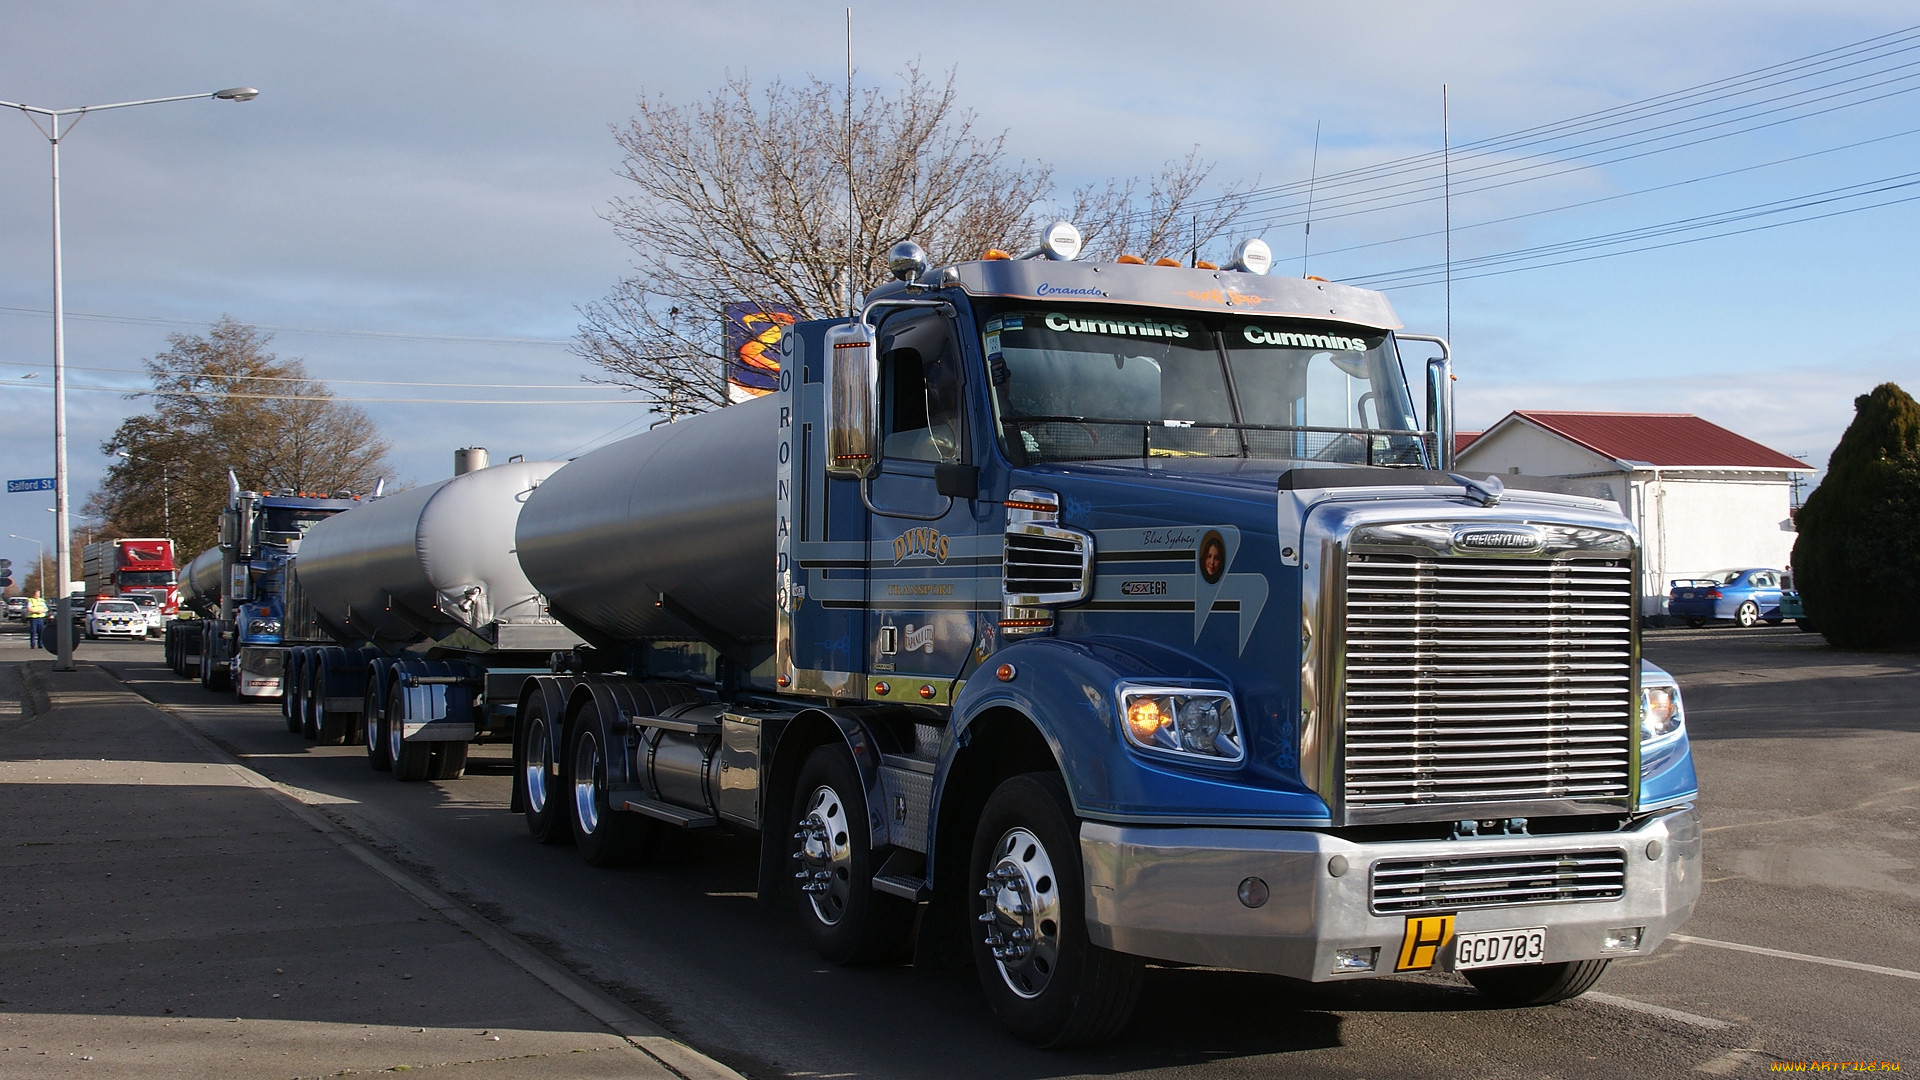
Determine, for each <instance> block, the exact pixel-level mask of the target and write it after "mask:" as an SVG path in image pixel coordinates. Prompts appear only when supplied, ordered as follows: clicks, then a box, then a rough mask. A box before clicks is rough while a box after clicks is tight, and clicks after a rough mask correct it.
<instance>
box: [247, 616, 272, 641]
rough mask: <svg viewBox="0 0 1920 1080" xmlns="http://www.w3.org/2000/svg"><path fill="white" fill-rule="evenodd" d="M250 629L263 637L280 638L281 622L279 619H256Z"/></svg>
mask: <svg viewBox="0 0 1920 1080" xmlns="http://www.w3.org/2000/svg"><path fill="white" fill-rule="evenodd" d="M248 629H249V630H250V632H252V633H255V634H259V635H260V636H262V637H279V636H280V620H279V619H255V620H253V623H252V625H251V626H250V627H249V628H248Z"/></svg>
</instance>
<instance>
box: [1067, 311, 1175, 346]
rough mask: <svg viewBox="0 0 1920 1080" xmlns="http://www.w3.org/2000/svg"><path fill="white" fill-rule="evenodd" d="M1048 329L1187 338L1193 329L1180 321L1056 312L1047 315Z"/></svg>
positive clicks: (1113, 334)
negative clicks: (1103, 317)
mask: <svg viewBox="0 0 1920 1080" xmlns="http://www.w3.org/2000/svg"><path fill="white" fill-rule="evenodd" d="M1047 329H1049V330H1055V331H1061V332H1065V333H1073V334H1108V335H1111V336H1115V337H1149V338H1172V339H1174V340H1175V341H1183V340H1185V339H1186V338H1187V337H1188V336H1189V335H1190V334H1191V333H1192V331H1190V330H1188V329H1187V328H1186V327H1185V326H1182V325H1181V324H1179V323H1163V322H1153V321H1151V320H1139V321H1135V320H1132V319H1125V320H1122V319H1082V318H1075V317H1073V316H1070V315H1062V314H1060V313H1058V312H1054V313H1052V314H1049V315H1048V316H1047Z"/></svg>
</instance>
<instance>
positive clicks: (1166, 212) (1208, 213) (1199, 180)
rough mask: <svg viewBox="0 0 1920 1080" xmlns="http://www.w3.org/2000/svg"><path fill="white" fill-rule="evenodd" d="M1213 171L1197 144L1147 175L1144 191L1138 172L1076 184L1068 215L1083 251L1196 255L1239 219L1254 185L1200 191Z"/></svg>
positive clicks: (1089, 254)
mask: <svg viewBox="0 0 1920 1080" xmlns="http://www.w3.org/2000/svg"><path fill="white" fill-rule="evenodd" d="M1212 175H1213V165H1212V163H1211V162H1206V161H1202V160H1201V159H1200V148H1199V147H1197V146H1196V147H1194V148H1193V149H1192V150H1189V151H1188V152H1187V156H1186V157H1185V158H1182V159H1181V160H1179V161H1170V162H1168V163H1167V164H1166V165H1165V167H1163V168H1162V169H1161V170H1160V173H1159V174H1158V175H1156V176H1154V177H1152V178H1151V179H1149V180H1147V181H1145V186H1146V193H1145V196H1144V197H1143V196H1142V195H1141V192H1140V188H1141V185H1142V181H1141V180H1139V179H1138V178H1128V179H1126V180H1109V181H1107V182H1106V183H1105V184H1103V185H1099V186H1088V187H1083V188H1080V189H1078V190H1076V191H1075V192H1074V193H1073V205H1072V209H1071V210H1070V211H1069V212H1068V214H1067V220H1069V221H1072V222H1073V223H1074V224H1076V225H1078V226H1079V228H1080V237H1081V240H1082V242H1083V244H1084V245H1085V247H1084V251H1085V252H1086V254H1085V255H1084V256H1083V257H1085V258H1093V259H1113V258H1116V257H1118V256H1120V255H1138V256H1140V257H1141V258H1143V259H1145V260H1147V261H1148V262H1153V261H1155V260H1157V259H1173V260H1175V261H1177V262H1187V263H1191V262H1193V261H1195V260H1197V259H1198V258H1199V255H1200V252H1201V251H1202V250H1203V249H1204V248H1206V247H1207V245H1208V244H1211V243H1213V242H1214V241H1215V240H1217V239H1219V238H1220V237H1221V236H1223V235H1225V234H1226V233H1227V232H1228V231H1229V230H1231V229H1232V228H1233V226H1234V225H1235V224H1236V223H1237V222H1238V221H1239V220H1240V218H1241V216H1242V215H1243V214H1244V213H1245V212H1246V209H1247V197H1248V192H1250V191H1251V190H1252V185H1250V184H1233V185H1229V186H1227V187H1226V188H1223V189H1221V190H1220V191H1219V192H1217V193H1215V194H1213V195H1211V196H1204V197H1203V195H1202V188H1203V187H1204V185H1205V184H1206V182H1207V178H1208V177H1210V176H1212Z"/></svg>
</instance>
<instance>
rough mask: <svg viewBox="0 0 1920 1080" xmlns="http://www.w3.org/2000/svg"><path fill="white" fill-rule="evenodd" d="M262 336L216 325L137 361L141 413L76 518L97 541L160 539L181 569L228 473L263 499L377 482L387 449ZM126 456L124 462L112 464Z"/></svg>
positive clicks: (225, 321)
mask: <svg viewBox="0 0 1920 1080" xmlns="http://www.w3.org/2000/svg"><path fill="white" fill-rule="evenodd" d="M271 340H272V335H270V334H264V333H261V332H260V331H259V330H256V329H255V328H253V327H251V326H247V325H245V324H244V323H239V322H235V321H234V320H233V319H231V318H226V317H222V318H221V319H220V321H219V322H217V323H214V324H213V326H212V327H211V328H210V329H209V330H208V332H207V333H206V334H205V335H204V336H202V335H199V334H172V335H169V336H168V338H167V342H168V344H169V348H168V349H167V350H166V351H165V352H162V353H159V354H158V355H156V356H154V357H153V358H151V359H149V360H147V361H146V362H145V363H146V368H147V374H148V377H149V379H150V380H151V381H152V385H153V389H152V390H149V391H145V392H143V393H140V394H136V395H131V396H134V397H144V398H149V399H151V400H152V402H153V408H152V411H150V412H147V413H143V414H141V415H138V416H130V417H128V418H127V419H125V420H123V421H121V423H120V426H119V427H118V428H116V429H115V430H114V433H113V435H112V436H111V437H109V438H108V439H107V440H106V441H105V442H104V443H102V444H101V446H100V450H101V452H102V453H104V454H108V455H110V456H113V457H114V462H113V464H112V466H111V467H109V468H108V470H107V477H106V479H105V481H103V482H102V484H101V486H100V488H99V490H97V491H95V492H94V493H93V494H92V495H91V496H90V497H89V498H88V499H87V503H86V507H85V512H86V514H87V515H88V516H89V517H90V518H92V519H93V520H94V521H97V522H99V523H100V525H99V528H98V530H96V531H97V532H98V533H99V534H100V535H103V536H164V535H167V533H166V531H165V530H166V529H167V527H168V526H169V525H170V526H171V529H172V534H173V537H174V539H175V540H177V541H178V542H179V544H180V546H181V549H182V551H181V554H182V556H183V557H188V558H190V557H192V556H193V555H194V554H196V553H198V552H199V551H201V550H203V549H205V548H207V547H209V546H211V545H212V544H213V542H214V538H215V530H216V527H217V526H216V518H217V515H218V512H219V509H220V507H222V506H224V505H225V504H226V500H227V470H228V469H229V468H231V469H233V470H234V472H235V474H236V475H238V477H239V478H240V482H241V483H242V484H243V485H245V486H246V487H249V488H252V489H256V490H262V491H279V490H284V489H291V490H294V491H322V492H329V493H338V492H342V491H353V492H360V493H365V492H367V491H370V490H371V489H372V488H373V485H374V484H375V483H376V482H377V481H378V480H379V479H380V478H381V477H382V476H385V475H386V474H387V472H388V465H387V460H386V455H387V452H388V449H389V446H388V444H387V441H386V440H385V439H383V438H381V437H380V435H379V432H377V431H376V430H375V429H374V426H373V422H372V421H371V420H369V419H368V418H367V414H366V413H364V412H362V411H361V410H360V409H358V408H355V407H354V406H352V405H348V404H344V403H342V402H339V401H336V400H334V397H333V392H332V391H331V390H329V389H328V388H327V386H326V384H324V383H321V382H318V381H316V380H313V379H310V378H308V377H307V371H306V366H305V365H304V364H303V363H302V362H301V361H299V360H298V359H285V360H283V359H281V358H279V357H278V356H275V355H274V354H273V353H271V352H268V351H267V349H266V347H267V345H268V343H269V342H270V341H271ZM120 451H126V453H127V454H128V455H130V456H127V457H121V456H118V455H119V452H120Z"/></svg>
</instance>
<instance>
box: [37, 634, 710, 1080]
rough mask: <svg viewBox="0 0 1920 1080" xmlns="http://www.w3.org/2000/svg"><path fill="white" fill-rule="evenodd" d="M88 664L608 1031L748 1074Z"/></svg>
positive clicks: (691, 1064)
mask: <svg viewBox="0 0 1920 1080" xmlns="http://www.w3.org/2000/svg"><path fill="white" fill-rule="evenodd" d="M45 664H46V662H45V661H28V662H26V663H23V664H22V665H21V666H22V668H23V669H24V670H23V671H22V679H23V681H24V682H25V684H26V688H27V696H28V698H29V699H30V701H31V704H32V706H33V712H34V715H36V716H39V715H45V714H46V713H48V712H51V711H52V710H53V709H54V707H55V702H54V700H53V698H54V694H55V691H54V690H53V689H52V688H51V687H49V686H48V685H47V678H46V675H47V672H46V670H45ZM87 666H88V667H89V668H92V669H93V670H95V671H98V672H99V673H100V674H101V675H103V676H105V677H106V678H108V679H111V680H112V681H113V683H114V684H115V685H116V686H118V687H119V688H120V690H121V692H122V693H125V694H128V695H131V696H132V697H134V698H135V699H137V700H138V701H139V702H140V703H141V704H142V705H146V706H148V707H150V708H152V709H153V710H154V711H155V712H157V713H159V714H160V716H161V718H162V719H164V720H165V721H166V722H167V724H168V726H170V727H172V728H173V729H174V730H175V731H177V732H179V733H180V734H181V735H183V736H185V737H186V738H187V739H188V740H189V741H191V742H193V743H194V744H195V745H197V746H199V747H200V749H202V750H203V751H205V752H206V753H207V754H209V755H211V756H212V759H213V760H214V761H215V762H217V763H218V764H220V765H221V766H223V767H224V768H226V769H228V770H229V771H230V772H232V773H233V774H234V775H235V776H236V777H237V778H238V779H239V780H240V781H241V782H242V783H245V784H246V785H248V786H249V787H253V788H257V789H259V790H261V791H264V792H266V793H268V794H271V795H274V796H277V797H278V801H279V802H280V805H281V806H282V807H283V808H284V809H285V810H286V811H287V812H288V813H290V814H292V815H293V816H294V817H296V818H299V819H300V820H301V821H302V822H304V823H305V824H307V825H309V826H311V827H312V828H313V829H314V830H315V831H316V832H319V833H320V834H322V835H324V836H325V837H327V838H328V839H329V840H332V841H333V842H334V843H336V844H338V845H339V846H340V848H341V849H342V850H343V851H345V852H346V853H347V854H348V855H351V856H353V858H355V859H357V860H358V861H360V862H361V863H363V864H365V865H366V866H367V867H369V868H370V869H372V870H373V871H375V872H376V873H378V874H380V875H381V876H382V877H384V878H386V879H387V880H388V881H390V882H392V883H393V884H394V885H396V886H398V887H399V888H400V889H401V890H402V891H404V892H406V893H407V894H408V895H409V896H412V897H413V898H414V899H415V900H418V901H419V902H420V903H421V904H423V905H425V906H426V907H428V908H429V909H431V910H432V911H433V912H434V913H435V914H437V915H439V916H441V917H442V918H445V919H446V920H448V921H449V922H452V923H453V924H454V925H456V926H458V927H460V928H461V929H462V930H465V931H466V932H468V933H470V934H472V935H473V936H474V937H475V938H477V939H479V940H480V942H481V943H482V944H484V945H486V946H487V947H488V948H489V949H492V950H493V951H494V952H495V953H498V954H499V955H500V956H501V957H502V958H504V959H505V960H507V961H508V962H509V963H511V964H513V965H514V966H515V967H517V968H519V969H520V970H522V971H524V972H526V973H527V974H529V975H531V976H533V977H534V978H535V979H538V980H539V981H540V982H541V983H542V984H544V985H545V986H546V987H547V988H548V989H551V990H553V991H554V992H555V993H557V994H559V995H560V996H561V997H564V998H566V999H567V1000H568V1001H569V1002H572V1003H573V1004H574V1005H575V1006H576V1007H578V1008H579V1009H581V1010H582V1011H583V1012H585V1013H587V1014H588V1015H589V1016H592V1017H593V1018H594V1019H595V1020H598V1021H600V1022H601V1023H602V1024H605V1025H606V1027H607V1029H608V1030H609V1031H612V1032H613V1033H614V1034H616V1035H618V1036H620V1037H621V1038H622V1039H624V1040H626V1042H627V1043H628V1044H629V1045H631V1046H632V1047H633V1048H634V1049H636V1050H638V1051H640V1052H641V1053H643V1054H646V1055H647V1056H648V1057H650V1058H652V1059H654V1060H655V1061H657V1062H659V1063H660V1065H661V1066H662V1067H664V1068H665V1069H667V1071H669V1072H671V1073H673V1074H675V1075H676V1076H680V1077H682V1078H684V1080H746V1078H745V1077H743V1076H742V1075H741V1074H740V1073H738V1072H735V1071H734V1070H733V1069H731V1068H729V1067H727V1066H726V1065H724V1064H722V1063H720V1062H718V1061H715V1060H714V1059H713V1058H710V1057H708V1056H707V1055H705V1054H703V1053H701V1052H700V1051H698V1050H695V1049H694V1048H693V1047H691V1046H688V1045H687V1044H685V1043H683V1042H681V1041H679V1040H678V1039H675V1038H674V1037H673V1036H672V1034H671V1033H669V1032H668V1031H667V1030H666V1029H665V1028H663V1027H661V1026H660V1025H658V1024H656V1023H654V1022H653V1021H652V1020H649V1019H647V1018H646V1017H644V1016H641V1015H640V1014H639V1013H636V1012H634V1011H633V1010H632V1009H630V1008H628V1007H627V1006H626V1005H625V1004H623V1003H622V1002H620V1001H617V1000H615V999H614V998H612V997H610V996H609V995H607V994H606V993H604V992H602V991H601V990H600V989H599V988H598V987H596V986H594V985H593V984H592V983H590V982H588V981H586V980H585V979H583V978H581V977H580V976H578V975H576V974H574V973H573V972H572V971H569V970H567V969H566V968H565V967H563V966H562V965H560V964H559V963H557V962H555V961H553V960H551V959H549V958H548V957H547V956H546V955H545V954H544V953H541V952H540V951H539V950H537V949H535V948H534V947H533V946H531V945H528V944H527V943H526V942H524V941H522V940H520V939H519V938H518V937H517V936H515V935H514V934H513V933H512V932H510V931H508V930H506V929H505V928H503V927H501V926H500V925H499V924H497V923H495V922H493V921H492V920H490V919H487V918H485V917H483V916H481V915H478V914H475V913H474V912H472V911H470V910H468V909H467V907H465V906H464V905H462V904H461V903H460V902H459V901H457V900H455V899H453V898H452V897H450V896H447V895H446V894H445V893H442V892H441V891H439V890H438V889H436V888H434V887H433V886H431V885H429V884H427V883H426V882H424V881H422V880H420V879H419V878H417V877H415V876H414V875H413V874H412V873H410V872H409V871H408V870H407V869H406V868H405V867H402V866H401V865H400V864H398V863H396V862H394V861H393V860H391V859H389V858H387V857H386V856H385V855H383V854H381V853H380V852H379V851H377V850H375V849H374V848H371V847H368V846H367V845H366V844H364V843H362V842H361V841H360V840H359V839H357V838H356V837H355V836H354V835H353V834H352V833H350V832H348V831H347V830H346V829H345V828H344V827H342V826H340V825H339V824H337V823H335V822H334V821H333V820H332V819H331V818H329V817H327V816H326V815H324V814H322V813H320V812H319V811H318V810H315V809H314V808H313V806H312V805H311V804H309V803H308V802H307V801H306V799H305V798H303V795H305V794H307V793H305V792H302V791H300V790H299V789H297V788H292V787H288V786H287V785H284V784H281V783H279V782H277V781H275V780H273V779H271V778H269V777H267V776H264V775H262V774H260V773H258V772H255V771H254V770H253V769H251V768H249V767H248V766H247V765H246V764H245V763H244V762H242V761H241V760H240V759H238V758H236V757H234V756H233V754H231V753H229V752H228V751H227V750H226V748H224V747H222V746H221V745H220V744H218V743H216V742H214V741H213V740H212V739H210V738H208V737H207V736H206V735H204V734H202V733H201V732H200V731H199V730H198V729H197V728H195V727H194V726H193V725H192V724H190V723H188V722H187V721H186V720H184V719H182V718H181V717H179V716H178V715H176V714H175V713H174V712H173V710H172V709H170V708H168V707H167V706H166V705H164V704H161V703H160V702H157V701H153V700H150V699H149V698H146V697H144V696H142V695H141V694H139V693H138V692H137V691H135V690H132V689H130V688H128V687H127V686H126V684H125V683H122V682H121V681H120V679H119V677H118V676H116V675H115V674H114V673H113V672H112V671H111V670H109V669H107V668H104V667H98V666H96V665H92V664H88V665H87Z"/></svg>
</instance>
